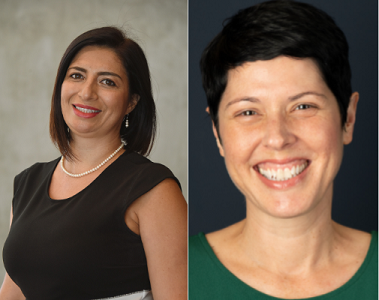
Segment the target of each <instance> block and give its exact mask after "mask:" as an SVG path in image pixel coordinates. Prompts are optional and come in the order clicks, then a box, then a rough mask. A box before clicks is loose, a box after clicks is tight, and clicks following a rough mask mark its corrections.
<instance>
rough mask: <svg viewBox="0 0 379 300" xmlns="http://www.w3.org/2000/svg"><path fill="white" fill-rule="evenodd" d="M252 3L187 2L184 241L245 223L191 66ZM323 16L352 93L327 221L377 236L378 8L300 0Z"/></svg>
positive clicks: (353, 1)
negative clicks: (340, 42) (354, 108)
mask: <svg viewBox="0 0 379 300" xmlns="http://www.w3.org/2000/svg"><path fill="white" fill-rule="evenodd" d="M259 2H261V1H256V0H234V1H230V0H228V1H227V0H207V1H203V0H190V1H189V199H190V210H189V224H190V226H189V233H190V235H193V234H197V233H198V232H200V231H203V232H205V233H207V232H211V231H214V230H217V229H221V228H223V227H226V226H228V225H231V224H232V223H235V222H237V221H239V220H241V219H243V218H244V217H245V199H244V197H243V196H242V194H241V193H240V192H239V191H238V190H237V189H236V187H235V186H234V185H233V183H232V182H231V180H230V178H229V176H228V174H227V171H226V168H225V165H224V161H223V159H222V158H221V157H220V155H219V152H218V149H217V147H216V143H215V139H214V136H213V133H212V130H211V120H210V118H209V117H208V115H207V113H206V112H205V108H206V106H207V104H206V98H205V94H204V91H203V89H202V86H201V77H200V70H199V60H200V57H201V53H202V51H203V50H204V48H205V47H206V46H207V44H208V43H209V42H210V41H211V40H212V39H213V38H214V37H215V35H216V34H217V33H219V32H220V31H221V29H222V22H223V21H224V19H226V18H228V17H231V16H232V15H234V14H235V13H236V12H237V11H238V10H239V9H242V8H246V7H248V6H251V5H254V4H256V3H259ZM302 2H306V3H310V4H313V5H315V6H316V7H318V8H321V9H322V10H324V11H326V12H327V13H328V14H329V15H331V16H332V17H333V18H334V20H335V21H336V23H337V25H338V26H339V27H340V28H341V29H342V30H343V32H344V33H345V35H346V38H347V40H348V42H349V45H350V64H351V68H352V74H353V76H352V86H353V91H358V92H359V93H360V100H359V104H358V114H357V123H356V126H355V132H354V139H353V142H352V144H350V145H348V146H346V147H345V153H344V158H343V163H342V167H341V169H340V171H339V174H338V175H337V178H336V180H335V185H334V187H335V189H334V199H333V211H332V215H333V219H334V220H336V221H337V222H339V223H341V224H343V225H346V226H350V227H353V228H358V229H361V230H366V231H370V230H374V229H376V230H377V228H378V221H377V220H378V2H377V1H372V0H304V1H302Z"/></svg>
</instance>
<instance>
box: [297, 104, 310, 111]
mask: <svg viewBox="0 0 379 300" xmlns="http://www.w3.org/2000/svg"><path fill="white" fill-rule="evenodd" d="M312 107H313V106H311V105H309V104H300V105H298V106H296V108H295V110H303V109H308V108H312Z"/></svg>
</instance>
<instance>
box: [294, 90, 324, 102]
mask: <svg viewBox="0 0 379 300" xmlns="http://www.w3.org/2000/svg"><path fill="white" fill-rule="evenodd" d="M308 95H313V96H317V97H322V98H325V99H327V97H326V96H325V95H324V94H320V93H316V92H313V91H308V92H304V93H300V94H297V95H295V96H292V97H289V98H288V100H290V101H295V100H297V99H300V98H302V97H304V96H308Z"/></svg>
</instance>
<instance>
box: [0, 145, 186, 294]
mask: <svg viewBox="0 0 379 300" xmlns="http://www.w3.org/2000/svg"><path fill="white" fill-rule="evenodd" d="M58 163H59V159H56V160H54V161H52V162H49V163H37V164H35V165H33V166H32V167H30V168H28V169H26V170H25V171H23V172H22V173H20V174H19V175H17V176H16V178H15V181H14V198H13V203H12V205H13V222H12V226H11V228H10V232H9V235H8V238H7V240H6V242H5V244H4V249H3V260H4V265H5V268H6V270H7V272H8V274H9V276H10V277H11V278H12V279H13V281H14V282H15V283H16V284H17V285H18V286H19V287H20V288H21V290H22V292H23V293H24V295H25V297H26V298H27V299H28V300H50V299H57V300H58V299H70V300H76V299H80V300H85V299H104V298H111V297H116V296H119V295H125V294H129V293H133V292H136V291H142V290H150V289H151V288H150V281H149V274H148V270H147V263H146V256H145V252H144V249H143V245H142V241H141V238H140V236H138V235H137V234H135V233H134V232H132V231H131V230H130V229H129V228H128V227H127V226H126V224H125V221H124V215H125V212H126V209H127V208H128V207H129V206H130V204H131V203H132V202H133V201H134V200H136V199H137V198H138V197H140V196H141V195H143V194H145V193H146V192H148V191H149V190H151V189H152V188H153V187H155V186H156V185H157V184H158V183H160V182H161V181H163V180H164V179H166V178H173V179H175V180H176V181H177V182H178V180H177V179H176V178H175V177H174V175H173V174H172V173H171V171H170V170H169V169H167V168H166V167H165V166H163V165H160V164H156V163H152V162H151V161H150V160H148V159H147V158H145V157H143V156H141V155H139V154H136V153H127V152H125V153H123V154H122V155H121V156H120V157H119V158H118V159H117V160H116V161H114V162H113V163H112V164H111V165H110V166H109V167H108V168H106V169H105V170H104V171H103V172H102V173H101V174H100V175H99V176H98V177H97V178H96V179H95V180H94V181H93V182H92V183H91V184H90V185H89V186H88V187H86V188H85V189H84V190H82V191H81V192H79V193H78V194H76V195H75V196H73V197H71V198H68V199H65V200H52V199H51V198H50V197H49V194H48V190H49V185H50V181H51V177H52V174H53V172H54V170H55V168H56V166H57V164H58ZM178 184H179V182H178ZM168 217H169V216H168Z"/></svg>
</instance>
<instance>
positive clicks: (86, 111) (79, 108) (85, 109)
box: [75, 106, 101, 114]
mask: <svg viewBox="0 0 379 300" xmlns="http://www.w3.org/2000/svg"><path fill="white" fill-rule="evenodd" d="M75 108H76V109H77V110H79V111H81V112H84V113H86V114H93V113H97V112H100V111H101V110H93V109H87V108H82V107H79V106H75Z"/></svg>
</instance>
